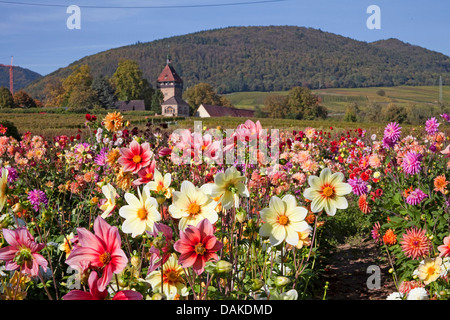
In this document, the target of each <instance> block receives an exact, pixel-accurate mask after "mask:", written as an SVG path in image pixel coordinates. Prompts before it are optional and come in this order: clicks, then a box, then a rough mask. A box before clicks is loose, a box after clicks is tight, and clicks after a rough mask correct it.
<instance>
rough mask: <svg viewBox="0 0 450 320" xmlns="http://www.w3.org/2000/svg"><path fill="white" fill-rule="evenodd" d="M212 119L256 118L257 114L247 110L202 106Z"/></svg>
mask: <svg viewBox="0 0 450 320" xmlns="http://www.w3.org/2000/svg"><path fill="white" fill-rule="evenodd" d="M202 106H203V107H204V108H205V110H206V111H207V112H208V114H209V115H210V116H211V117H245V118H251V117H254V115H255V112H254V111H253V110H247V109H237V108H231V107H222V106H212V105H204V104H203V105H202Z"/></svg>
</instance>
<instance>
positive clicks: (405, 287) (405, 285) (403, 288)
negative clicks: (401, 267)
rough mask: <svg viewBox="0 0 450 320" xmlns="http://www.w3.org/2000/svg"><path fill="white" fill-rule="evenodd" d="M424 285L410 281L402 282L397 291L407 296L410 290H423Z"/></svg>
mask: <svg viewBox="0 0 450 320" xmlns="http://www.w3.org/2000/svg"><path fill="white" fill-rule="evenodd" d="M424 286H425V285H424V284H423V283H421V282H419V281H415V280H411V281H402V283H400V286H399V288H398V291H399V292H400V293H403V294H408V293H409V292H410V291H411V290H412V289H415V288H423V287H424Z"/></svg>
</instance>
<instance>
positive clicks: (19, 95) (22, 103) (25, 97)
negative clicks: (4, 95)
mask: <svg viewBox="0 0 450 320" xmlns="http://www.w3.org/2000/svg"><path fill="white" fill-rule="evenodd" d="M13 99H14V105H15V106H16V107H24V108H35V107H36V102H35V101H34V99H33V98H32V97H31V96H30V95H29V94H28V93H26V92H25V91H24V90H19V91H16V92H15V93H14V96H13Z"/></svg>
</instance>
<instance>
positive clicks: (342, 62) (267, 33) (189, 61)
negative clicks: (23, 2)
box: [26, 26, 450, 98]
mask: <svg viewBox="0 0 450 320" xmlns="http://www.w3.org/2000/svg"><path fill="white" fill-rule="evenodd" d="M168 53H170V55H171V58H172V60H173V66H174V67H175V69H176V70H177V72H178V74H179V75H180V76H181V77H182V78H183V80H184V84H185V88H186V87H190V86H194V85H195V84H197V83H199V82H205V83H209V84H210V85H212V86H213V87H214V88H215V89H216V90H217V91H218V93H229V92H238V91H280V90H289V89H291V88H292V87H294V86H304V87H309V88H313V89H316V88H319V87H320V88H330V87H334V88H342V87H373V86H397V85H437V84H438V82H439V76H442V79H443V81H444V83H448V82H449V81H450V57H448V56H445V55H443V54H441V53H438V52H434V51H430V50H427V49H425V48H421V47H418V46H414V45H410V44H407V43H404V42H401V41H399V40H396V39H388V40H381V41H376V42H373V43H367V42H362V41H357V40H353V39H350V38H347V37H343V36H340V35H336V34H332V33H329V32H323V31H321V30H317V29H312V28H304V27H296V26H267V27H229V28H223V29H214V30H207V31H201V32H197V33H192V34H187V35H182V36H175V37H170V38H165V39H161V40H155V41H152V42H147V43H136V44H134V45H129V46H124V47H120V48H116V49H111V50H107V51H104V52H100V53H98V54H95V55H92V56H88V57H84V58H83V59H80V60H79V61H75V62H74V63H73V64H88V65H89V67H90V69H91V72H92V75H93V76H94V77H96V76H100V75H103V76H107V77H110V76H111V75H112V74H113V73H114V71H115V70H116V68H117V65H118V62H119V61H120V60H121V59H131V60H135V61H137V62H138V63H139V65H140V68H141V70H142V71H143V75H144V77H145V78H146V79H148V81H149V82H150V83H151V84H152V85H153V86H154V85H155V81H156V78H157V77H158V75H159V73H160V72H161V70H162V68H163V67H164V65H165V61H166V56H167V54H168ZM69 73H70V69H69V68H61V69H59V70H57V71H55V72H54V73H52V74H50V75H48V76H45V77H43V78H42V79H39V80H38V81H35V82H34V83H33V84H31V85H30V86H28V87H27V88H26V90H27V91H28V92H30V93H31V94H32V95H33V96H34V97H37V98H42V96H41V95H42V92H43V88H44V87H45V85H46V83H48V82H49V81H51V79H52V78H55V77H59V78H64V77H66V76H67V75H68V74H69Z"/></svg>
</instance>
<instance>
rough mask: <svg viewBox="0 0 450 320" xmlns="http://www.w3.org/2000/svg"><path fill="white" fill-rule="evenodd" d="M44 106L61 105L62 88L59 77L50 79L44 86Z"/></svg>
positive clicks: (62, 97)
mask: <svg viewBox="0 0 450 320" xmlns="http://www.w3.org/2000/svg"><path fill="white" fill-rule="evenodd" d="M44 95H45V100H44V104H45V106H46V107H60V106H62V105H63V99H64V88H63V86H62V81H61V79H51V81H50V82H48V83H47V84H46V85H45V88H44Z"/></svg>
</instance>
